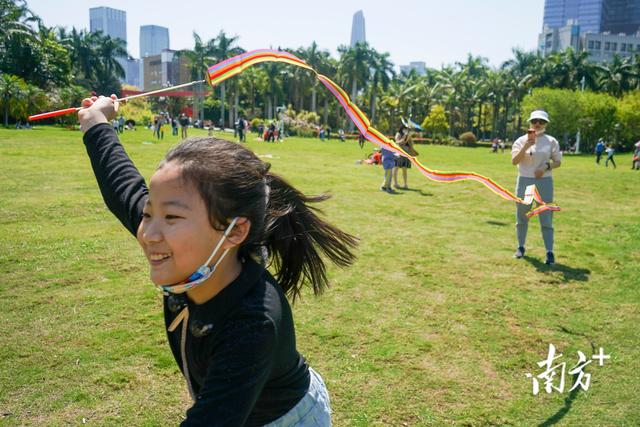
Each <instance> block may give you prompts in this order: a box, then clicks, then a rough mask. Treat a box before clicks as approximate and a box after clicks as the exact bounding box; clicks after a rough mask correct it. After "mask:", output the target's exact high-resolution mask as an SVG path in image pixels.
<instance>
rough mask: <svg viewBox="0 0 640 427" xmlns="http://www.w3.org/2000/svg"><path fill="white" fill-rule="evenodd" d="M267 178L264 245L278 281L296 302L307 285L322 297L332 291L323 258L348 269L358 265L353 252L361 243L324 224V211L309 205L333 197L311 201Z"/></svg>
mask: <svg viewBox="0 0 640 427" xmlns="http://www.w3.org/2000/svg"><path fill="white" fill-rule="evenodd" d="M265 178H266V181H267V186H268V188H269V193H268V204H267V211H266V218H265V242H264V244H265V246H266V247H267V250H268V251H269V254H270V255H271V262H272V263H273V265H274V268H275V271H276V279H277V280H278V282H279V283H280V285H281V286H282V288H283V289H284V292H285V293H286V294H287V295H288V296H289V297H291V299H292V300H294V301H295V298H296V297H297V296H299V295H300V292H301V289H302V286H303V285H304V284H305V283H309V284H310V285H311V286H312V288H313V292H314V294H316V295H318V294H321V293H322V292H323V291H324V290H325V289H326V288H327V287H328V283H327V271H326V265H325V262H324V260H323V258H322V256H321V255H322V254H324V255H326V256H327V257H328V258H329V260H331V262H332V263H334V264H336V265H338V266H340V267H347V266H349V265H350V264H352V263H353V262H354V261H355V255H354V254H353V253H352V252H351V249H353V248H355V247H356V246H357V244H358V239H357V238H356V237H354V236H352V235H350V234H348V233H345V232H343V231H341V230H340V229H338V228H337V227H335V226H333V225H331V224H329V223H327V222H325V221H324V220H322V219H321V218H320V217H319V216H318V215H317V213H321V211H320V210H319V209H317V208H316V207H314V206H309V205H308V204H310V203H317V202H322V201H324V200H327V199H328V198H329V197H330V196H329V195H327V194H321V195H319V196H315V197H307V196H305V195H304V194H302V193H301V192H300V191H298V190H296V189H295V188H294V187H293V186H291V185H290V184H289V183H288V182H287V181H285V180H284V179H283V178H282V177H280V176H278V175H275V174H272V173H270V172H268V173H267V174H266V176H265Z"/></svg>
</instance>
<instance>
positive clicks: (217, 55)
mask: <svg viewBox="0 0 640 427" xmlns="http://www.w3.org/2000/svg"><path fill="white" fill-rule="evenodd" d="M238 38H239V37H238V36H233V37H227V35H226V33H225V32H224V31H223V30H220V32H219V33H218V35H217V37H216V38H215V43H214V44H213V45H212V49H211V53H212V56H213V58H214V60H215V62H220V61H223V60H225V59H227V58H230V57H232V56H234V55H239V54H240V53H242V52H244V50H243V49H242V48H240V47H239V46H237V45H236V43H237V41H238ZM225 102H226V82H222V83H220V121H221V122H222V127H224V110H225ZM229 121H230V122H232V120H229ZM231 124H232V123H230V125H231Z"/></svg>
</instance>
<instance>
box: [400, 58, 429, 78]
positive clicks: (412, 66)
mask: <svg viewBox="0 0 640 427" xmlns="http://www.w3.org/2000/svg"><path fill="white" fill-rule="evenodd" d="M412 70H415V71H416V73H417V74H418V75H419V76H424V75H425V74H426V73H427V64H426V63H424V62H422V61H412V62H409V65H401V66H400V73H402V74H409V73H410V72H411V71H412Z"/></svg>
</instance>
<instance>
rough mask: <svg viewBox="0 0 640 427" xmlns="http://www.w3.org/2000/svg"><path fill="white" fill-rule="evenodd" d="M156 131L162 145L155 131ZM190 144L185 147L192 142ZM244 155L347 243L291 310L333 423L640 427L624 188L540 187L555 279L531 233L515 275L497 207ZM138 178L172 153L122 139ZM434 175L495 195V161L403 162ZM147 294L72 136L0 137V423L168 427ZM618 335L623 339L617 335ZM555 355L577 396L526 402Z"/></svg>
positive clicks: (476, 156) (482, 155) (588, 164)
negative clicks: (302, 195) (602, 358)
mask: <svg viewBox="0 0 640 427" xmlns="http://www.w3.org/2000/svg"><path fill="white" fill-rule="evenodd" d="M169 133H170V132H169ZM191 133H192V134H194V133H197V132H195V131H192V132H191ZM254 138H255V137H254V136H253V135H251V136H250V139H251V141H250V142H249V143H248V145H249V146H250V147H251V148H252V149H253V150H255V151H256V152H257V153H258V154H260V155H267V157H266V158H265V160H267V161H269V162H271V163H272V164H273V169H272V170H274V171H275V172H278V173H281V174H283V175H284V176H285V177H287V178H288V179H289V180H290V181H292V182H293V183H294V184H295V185H296V186H298V187H299V188H300V189H301V190H303V191H304V192H307V193H318V192H322V191H330V192H331V193H332V194H333V198H332V199H331V200H330V201H328V202H326V203H325V204H324V211H325V213H326V214H327V216H328V217H329V218H330V220H331V221H333V222H335V223H336V224H337V225H339V226H340V227H343V228H344V229H345V230H347V231H349V232H351V233H353V234H355V235H357V236H359V237H360V238H361V243H360V248H359V250H358V253H359V258H358V261H357V263H356V264H355V265H354V266H353V267H352V268H350V269H347V270H339V269H336V268H331V269H330V280H331V285H332V288H331V289H330V290H329V292H327V293H326V294H325V295H323V296H322V297H319V298H314V297H313V296H312V295H311V293H310V292H307V293H306V295H305V298H303V300H302V301H300V302H298V303H296V304H295V306H294V316H295V322H296V328H297V338H298V347H299V350H300V351H301V352H302V353H303V354H304V355H305V357H306V358H307V359H308V361H309V362H310V364H311V365H312V366H313V367H314V368H315V369H316V370H317V371H318V372H320V373H321V374H322V375H323V376H324V379H325V381H326V383H327V386H328V388H329V391H330V393H331V403H332V408H333V412H334V424H335V425H337V426H369V425H394V426H403V425H408V426H412V425H434V426H440V425H474V426H475V425H478V426H480V425H538V424H544V425H551V424H553V423H555V422H557V425H580V426H583V425H585V426H586V425H590V426H595V425H615V426H620V425H628V426H636V425H640V399H639V398H638V397H639V394H638V386H639V384H640V349H639V345H638V344H639V343H640V328H639V327H638V325H640V310H639V308H640V307H639V302H640V292H639V290H638V285H639V284H640V274H639V271H638V268H639V267H638V266H639V265H640V225H639V224H638V213H639V211H640V197H639V194H638V188H639V186H640V172H638V171H631V170H630V163H631V157H630V155H618V156H617V162H618V169H617V170H612V168H611V167H610V168H608V169H606V168H604V166H600V167H596V165H595V163H594V161H593V157H591V156H574V157H565V160H564V162H563V166H562V168H560V169H559V170H557V171H555V179H556V197H557V200H556V201H557V203H558V204H560V205H561V206H562V208H563V212H560V213H558V214H555V227H556V257H557V262H558V263H557V265H556V266H554V267H553V268H547V267H546V266H545V265H544V264H543V261H544V249H543V246H542V238H541V236H540V228H539V224H538V222H537V219H536V220H535V222H534V224H532V226H531V227H530V231H529V244H528V251H527V255H529V257H527V258H526V259H525V260H514V259H513V258H512V257H511V255H512V252H513V250H514V249H515V246H516V244H515V228H514V217H515V212H514V211H515V209H514V206H513V204H512V203H510V202H507V201H505V200H502V199H500V198H498V197H497V196H495V195H494V194H493V193H491V192H490V191H488V190H487V189H485V188H484V187H483V186H481V185H480V184H477V183H473V182H464V183H454V184H449V185H444V184H437V183H433V182H430V181H428V180H427V179H425V178H424V177H422V175H420V174H419V173H418V172H417V171H416V170H415V168H414V169H412V170H411V171H410V176H409V179H410V182H409V184H410V187H411V188H412V190H413V191H403V192H401V193H399V194H398V195H389V194H386V193H383V192H381V191H380V190H379V185H380V183H381V181H382V171H381V169H380V168H379V167H374V166H367V165H358V164H356V160H358V159H361V158H363V157H364V155H365V154H366V153H368V152H370V151H371V145H369V144H368V143H367V146H365V149H364V150H360V148H359V147H358V146H357V144H356V143H355V142H353V141H349V142H346V143H342V144H341V143H339V142H337V141H331V142H325V143H322V142H320V141H318V140H311V139H296V138H292V139H290V140H288V141H287V142H286V143H284V144H265V143H262V142H257V141H255V140H254ZM122 139H123V142H124V145H125V147H126V148H127V150H128V152H129V154H130V155H131V157H132V158H133V160H134V161H135V163H136V164H137V166H138V167H139V169H140V170H141V172H142V173H143V174H144V175H145V176H146V177H147V178H148V177H149V176H150V175H151V174H152V172H153V170H154V168H155V165H156V164H157V163H158V162H159V161H160V159H161V158H162V156H163V155H164V153H165V152H166V151H167V149H168V148H169V147H170V146H172V145H173V144H174V143H175V142H177V139H176V138H175V137H167V138H166V139H165V140H164V141H163V142H162V143H156V144H145V143H144V142H143V141H151V132H150V131H147V130H138V131H136V132H127V133H126V134H125V135H124V137H123V138H122ZM418 150H419V151H420V153H421V157H420V158H421V160H422V161H423V162H424V163H425V164H426V165H428V166H430V167H432V168H436V169H439V170H452V169H453V170H458V171H460V170H468V171H475V172H478V173H481V174H483V175H486V176H489V177H491V178H493V179H495V180H496V181H497V182H499V183H501V184H502V185H504V186H506V187H508V188H510V189H511V188H513V186H514V184H515V175H516V171H515V168H514V167H513V166H512V165H511V163H510V161H509V155H508V154H507V153H505V154H491V153H490V152H489V150H488V149H469V148H452V147H440V146H419V147H418ZM161 310H162V307H161V297H160V295H159V293H158V292H157V291H156V290H155V289H154V287H153V286H152V285H151V283H150V281H149V279H148V276H147V267H146V261H145V259H144V258H143V256H142V254H141V252H140V250H139V249H138V246H137V243H136V241H135V240H134V239H133V238H132V237H131V236H130V235H129V234H128V233H127V232H126V231H125V230H124V229H123V228H122V227H121V225H120V224H119V222H118V221H117V220H116V219H115V218H114V217H113V216H112V215H111V214H110V213H109V212H108V211H107V209H106V208H105V206H104V204H103V202H102V199H101V196H100V193H99V191H98V188H97V185H96V183H95V179H94V177H93V174H92V171H91V168H90V165H89V161H88V158H87V156H86V153H85V149H84V146H83V144H82V141H81V134H80V132H77V131H69V130H63V129H53V128H38V129H35V130H32V131H24V130H23V131H15V130H4V129H0V425H2V426H5V425H7V426H13V425H38V426H42V425H47V426H50V425H52V426H58V425H60V426H61V425H70V424H72V425H78V424H82V423H83V422H86V423H87V424H90V425H136V426H137V425H145V426H151V425H163V426H164V425H175V424H177V423H178V422H179V421H180V420H181V418H182V416H183V414H184V412H185V410H186V409H187V408H188V406H189V399H188V393H187V390H186V386H185V383H184V381H183V378H182V376H181V374H180V373H179V370H178V367H177V365H176V364H175V362H174V361H173V358H172V356H171V353H170V350H169V347H168V345H167V343H166V337H165V332H164V323H163V320H162V313H161ZM634 325H635V326H634ZM549 344H554V345H555V346H556V347H557V349H558V351H559V352H561V353H562V354H563V355H564V356H563V358H562V359H561V360H560V362H566V363H567V371H568V370H569V369H571V368H572V367H573V365H575V364H576V363H577V361H578V355H577V351H582V352H583V353H585V355H586V356H587V357H588V358H590V357H591V355H592V354H594V353H595V352H596V351H597V350H598V348H599V347H603V348H604V350H605V352H606V353H607V354H610V355H611V359H610V360H607V361H606V362H605V364H604V366H598V365H597V364H596V362H595V361H594V363H592V364H590V365H588V366H587V368H586V372H587V373H590V374H591V384H590V388H589V390H588V391H586V392H584V391H579V392H575V391H574V392H571V393H570V392H569V388H570V387H571V385H572V383H573V381H572V379H571V376H569V375H568V374H567V375H566V377H567V378H566V381H567V383H566V384H565V390H564V393H562V394H561V393H558V392H554V393H553V394H547V393H545V392H544V391H543V392H542V393H541V394H539V395H538V396H534V395H533V394H532V385H531V380H530V379H528V378H526V377H525V374H526V373H527V372H531V373H534V374H539V373H541V372H542V369H541V368H539V367H538V366H537V362H539V361H542V360H543V359H545V358H546V356H547V349H548V346H549Z"/></svg>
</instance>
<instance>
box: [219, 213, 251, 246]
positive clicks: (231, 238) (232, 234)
mask: <svg viewBox="0 0 640 427" xmlns="http://www.w3.org/2000/svg"><path fill="white" fill-rule="evenodd" d="M249 230H251V221H249V218H245V217H239V218H238V221H236V225H235V226H234V227H233V228H232V229H231V231H229V235H228V236H227V239H226V241H225V243H224V245H223V248H224V249H227V248H233V247H235V246H240V245H241V244H242V242H244V241H245V239H246V238H247V236H248V235H249Z"/></svg>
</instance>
